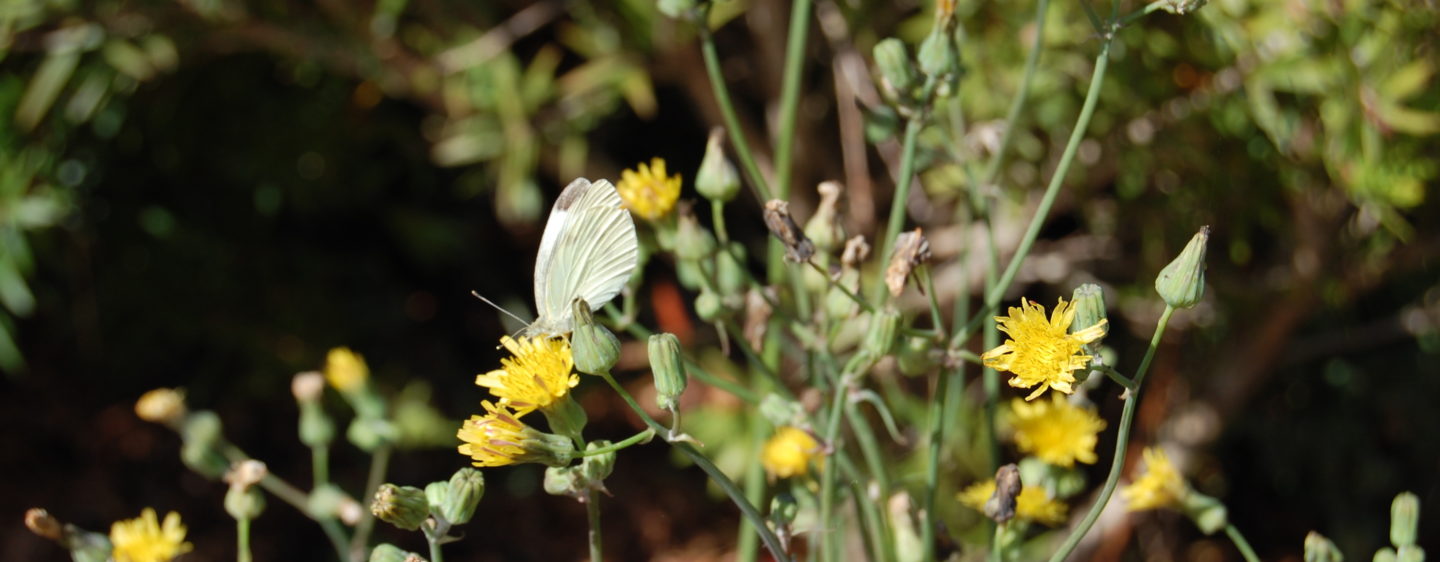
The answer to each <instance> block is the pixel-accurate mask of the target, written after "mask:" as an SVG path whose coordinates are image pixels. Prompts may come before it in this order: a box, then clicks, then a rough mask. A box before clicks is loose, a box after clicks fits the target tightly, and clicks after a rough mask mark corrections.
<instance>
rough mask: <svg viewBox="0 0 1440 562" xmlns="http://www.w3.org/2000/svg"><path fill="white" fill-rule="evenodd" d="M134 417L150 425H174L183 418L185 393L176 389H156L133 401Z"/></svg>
mask: <svg viewBox="0 0 1440 562" xmlns="http://www.w3.org/2000/svg"><path fill="white" fill-rule="evenodd" d="M135 415H136V416H139V417H140V419H142V420H145V421H148V422H152V423H176V422H178V421H180V420H181V419H183V418H184V417H185V392H184V391H182V390H180V389H178V388H157V389H155V390H152V391H150V392H146V393H145V394H142V395H140V399H139V400H136V401H135Z"/></svg>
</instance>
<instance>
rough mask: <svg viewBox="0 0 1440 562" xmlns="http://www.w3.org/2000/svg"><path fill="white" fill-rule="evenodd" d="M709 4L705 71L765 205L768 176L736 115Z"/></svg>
mask: <svg viewBox="0 0 1440 562" xmlns="http://www.w3.org/2000/svg"><path fill="white" fill-rule="evenodd" d="M706 6H707V7H706V8H705V9H704V10H702V11H701V12H700V19H699V21H698V22H696V24H697V26H698V27H699V29H700V55H701V57H702V58H704V59H705V73H706V74H708V75H709V76H710V89H711V91H713V92H714V94H715V103H716V104H717V105H719V106H720V116H721V117H722V118H723V119H724V120H725V133H726V134H727V135H729V137H730V144H731V145H733V146H734V147H735V155H736V156H737V157H739V158H740V167H741V168H743V169H744V170H745V175H746V177H748V178H749V179H750V187H751V188H752V189H754V191H755V197H756V199H759V201H760V204H762V205H763V204H765V202H766V201H769V200H770V185H769V184H768V183H766V182H765V175H764V174H761V173H760V166H757V165H756V164H755V155H754V154H752V153H751V152H750V142H749V141H747V140H745V131H744V129H741V128H740V118H739V117H738V116H736V114H735V105H734V103H733V102H731V101H730V90H729V88H726V87H725V74H724V73H723V72H721V71H720V55H718V54H716V51H715V37H714V35H712V34H711V32H710V9H709V7H708V6H709V4H706Z"/></svg>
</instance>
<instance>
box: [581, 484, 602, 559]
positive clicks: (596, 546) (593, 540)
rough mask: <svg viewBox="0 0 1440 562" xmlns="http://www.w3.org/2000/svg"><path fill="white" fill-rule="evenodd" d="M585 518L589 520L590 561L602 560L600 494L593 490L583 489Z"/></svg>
mask: <svg viewBox="0 0 1440 562" xmlns="http://www.w3.org/2000/svg"><path fill="white" fill-rule="evenodd" d="M585 519H586V520H588V521H589V522H590V562H602V561H603V560H604V559H605V557H604V555H603V554H602V553H601V549H600V495H599V494H596V493H595V490H586V491H585Z"/></svg>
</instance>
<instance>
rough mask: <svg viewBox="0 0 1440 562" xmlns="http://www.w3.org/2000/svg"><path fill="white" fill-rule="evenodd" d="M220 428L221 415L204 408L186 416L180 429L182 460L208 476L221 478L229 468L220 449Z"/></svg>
mask: <svg viewBox="0 0 1440 562" xmlns="http://www.w3.org/2000/svg"><path fill="white" fill-rule="evenodd" d="M220 428H221V426H220V416H217V415H215V412H211V411H209V410H202V411H199V412H195V413H193V414H190V415H189V416H186V417H185V425H184V426H183V427H181V429H180V439H181V440H182V442H183V444H182V445H181V447H180V460H182V461H184V462H185V466H188V467H190V469H191V470H194V471H195V472H198V473H200V474H201V475H204V476H205V477H206V478H219V477H220V475H222V474H225V470H226V469H227V468H229V465H228V464H227V463H226V462H225V457H223V456H221V454H220V450H219V445H220V441H221V439H222V437H221V435H220Z"/></svg>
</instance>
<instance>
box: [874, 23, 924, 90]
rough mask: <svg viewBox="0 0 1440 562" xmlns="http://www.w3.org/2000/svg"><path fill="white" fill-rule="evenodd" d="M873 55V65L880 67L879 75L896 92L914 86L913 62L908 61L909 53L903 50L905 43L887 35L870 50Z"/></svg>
mask: <svg viewBox="0 0 1440 562" xmlns="http://www.w3.org/2000/svg"><path fill="white" fill-rule="evenodd" d="M871 53H872V54H873V55H874V56H875V66H876V67H877V68H879V69H880V76H881V77H883V78H885V82H887V83H889V84H890V87H891V88H893V89H894V90H895V92H896V93H900V94H903V93H906V92H909V91H910V89H911V88H914V87H915V69H914V63H912V62H910V54H909V53H907V52H905V43H904V42H902V41H900V40H899V39H896V38H894V37H887V38H885V39H884V40H882V41H880V42H879V43H876V44H875V50H874V51H871Z"/></svg>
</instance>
